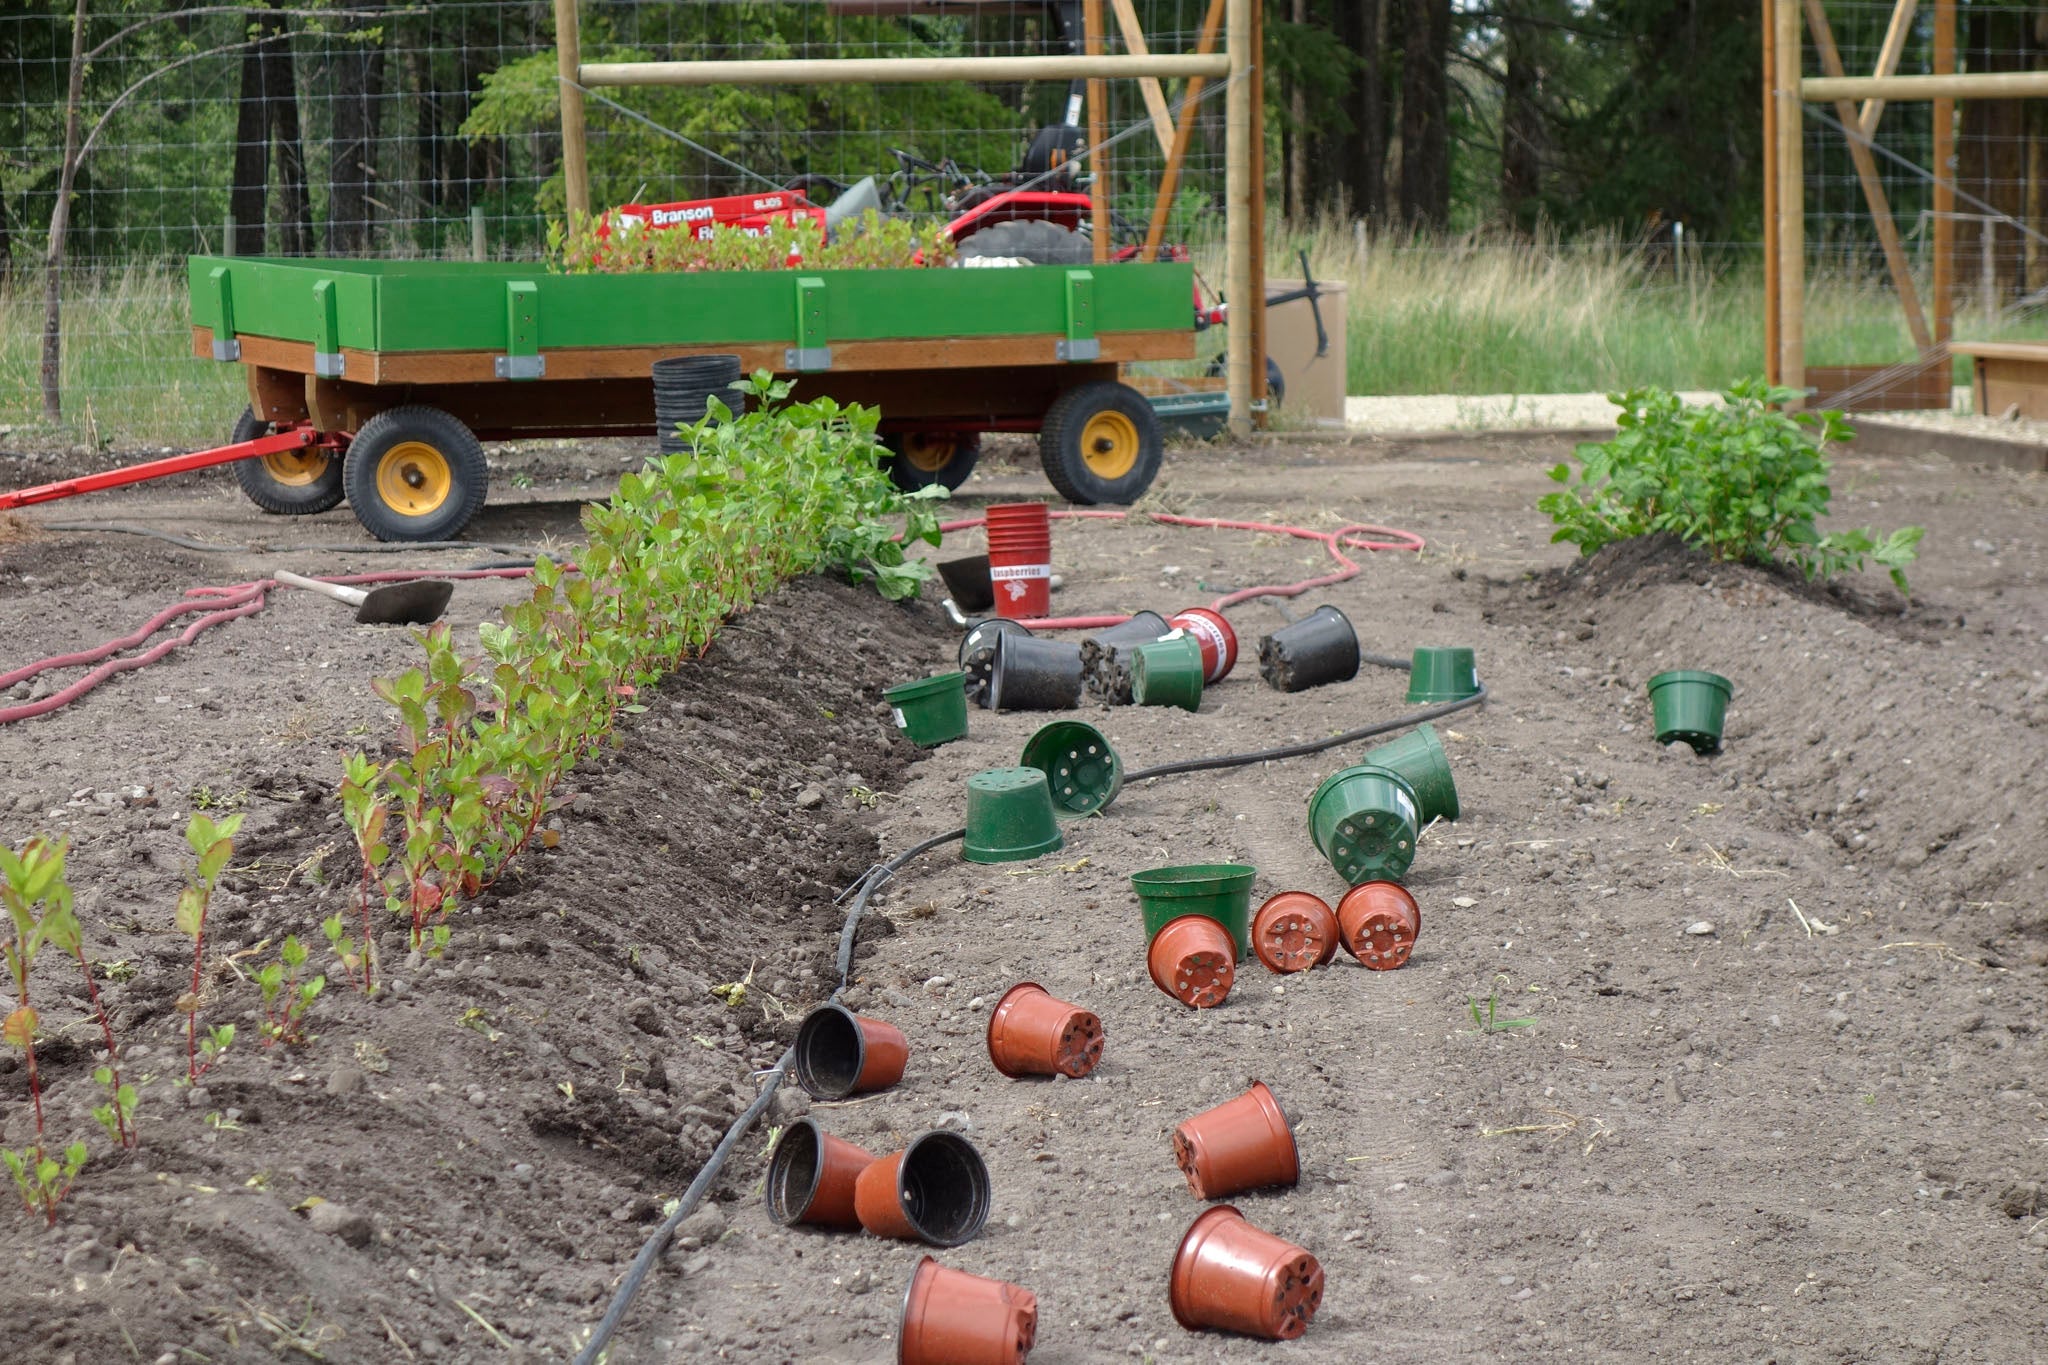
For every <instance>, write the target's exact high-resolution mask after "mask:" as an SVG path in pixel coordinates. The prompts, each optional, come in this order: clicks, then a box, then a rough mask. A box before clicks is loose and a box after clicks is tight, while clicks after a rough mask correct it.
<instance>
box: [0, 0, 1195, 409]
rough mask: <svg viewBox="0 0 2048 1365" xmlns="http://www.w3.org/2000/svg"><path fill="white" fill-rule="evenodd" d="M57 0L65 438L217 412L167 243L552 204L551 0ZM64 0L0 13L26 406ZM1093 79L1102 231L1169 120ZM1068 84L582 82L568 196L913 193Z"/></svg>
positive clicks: (591, 20)
mask: <svg viewBox="0 0 2048 1365" xmlns="http://www.w3.org/2000/svg"><path fill="white" fill-rule="evenodd" d="M85 8H86V13H87V19H86V22H85V31H84V37H83V43H84V47H85V50H86V51H87V52H88V54H89V55H90V61H89V63H88V64H87V66H86V69H85V72H84V78H83V82H82V86H81V89H80V98H79V100H78V113H79V124H80V138H81V141H82V142H84V143H85V145H86V146H87V147H88V148H89V150H88V153H87V155H86V156H85V158H84V160H83V161H82V162H81V164H80V166H79V169H78V172H77V178H76V184H75V192H74V198H73V201H72V209H71V227H70V231H69V233H68V234H67V237H66V244H65V245H66V250H65V268H64V299H65V309H64V336H65V358H64V375H63V380H64V389H65V393H66V400H67V413H66V421H67V422H69V423H72V424H74V426H75V427H76V429H77V430H78V432H79V434H80V435H81V437H82V438H83V439H85V440H88V441H113V440H123V441H128V442H129V443H131V444H132V437H133V435H134V434H136V433H147V434H149V435H151V436H152V437H153V438H154V439H159V440H165V441H181V442H189V441H193V440H198V439H201V438H218V437H219V436H220V435H221V433H220V432H218V431H216V430H215V429H214V428H216V427H218V426H219V424H220V421H221V418H220V413H221V411H222V410H223V405H224V400H223V399H222V397H221V395H222V394H224V393H226V394H229V395H230V396H231V391H233V390H235V389H236V388H237V386H238V383H239V375H236V374H226V373H217V372H214V371H211V370H209V369H207V368H206V367H204V366H199V365H193V364H187V363H185V362H184V355H185V352H186V350H187V349H188V343H187V334H186V331H185V327H184V283H183V273H182V258H183V257H184V256H186V255H188V254H193V253H214V252H223V251H231V252H234V253H236V254H240V255H259V254H260V255H276V256H302V255H305V256H311V255H318V256H364V255H373V256H380V257H406V256H441V257H449V256H455V257H470V256H480V257H487V258H491V259H532V258H535V257H538V256H539V255H540V254H541V253H542V252H543V250H544V248H545V244H546V241H547V233H548V226H549V223H550V222H551V221H553V220H557V219H559V218H561V217H562V215H563V208H564V185H563V173H562V139H561V132H560V124H559V110H560V106H559V101H558V95H557V90H558V86H557V77H556V54H555V31H554V25H555V14H554V6H553V5H552V4H550V3H546V2H545V0H539V2H536V0H454V2H453V3H442V2H439V0H436V2H434V3H411V4H407V3H402V0H298V2H297V3H294V2H293V0H270V3H268V4H244V5H232V4H229V5H215V4H205V3H164V4H161V5H145V4H137V3H130V4H126V5H111V4H108V5H102V4H92V5H88V6H86V7H85ZM1080 8H1081V7H1080V6H1079V4H1070V5H1067V6H1062V5H1060V4H1058V3H1051V2H1049V0H980V2H975V0H964V2H963V0H950V2H949V3H946V4H943V5H939V4H905V3H900V2H898V0H881V2H879V3H878V0H807V2H806V0H788V2H785V3H763V2H762V0H681V2H680V3H660V4H657V3H637V2H635V0H584V3H583V4H582V5H581V6H580V24H579V30H580V32H579V37H580V40H581V46H582V58H583V60H584V61H585V62H587V63H590V62H610V61H640V60H714V59H746V58H787V57H846V56H889V57H912V58H916V57H947V56H998V55H1013V54H1015V55H1024V54H1041V53H1058V52H1064V51H1068V50H1070V48H1071V47H1072V46H1073V45H1074V44H1076V43H1078V42H1079V40H1080V39H1079V33H1078V17H1077V16H1078V14H1079V11H1080ZM1208 8H1209V6H1208V0H1130V3H1129V4H1128V5H1126V4H1124V3H1123V2H1122V0H1114V3H1111V4H1105V5H1104V6H1103V10H1104V13H1105V15H1106V16H1108V17H1107V18H1106V20H1105V41H1104V48H1105V50H1107V51H1111V52H1124V51H1130V50H1132V44H1131V43H1130V42H1128V41H1127V39H1126V36H1125V33H1126V27H1125V24H1124V23H1123V22H1122V20H1121V19H1120V18H1119V17H1118V16H1116V14H1115V11H1118V10H1128V11H1129V16H1128V17H1129V18H1131V19H1135V21H1136V29H1135V32H1136V33H1137V34H1138V35H1139V36H1138V41H1139V42H1142V43H1144V44H1145V45H1146V46H1147V48H1148V49H1149V50H1151V51H1154V52H1191V51H1194V50H1195V48H1196V45H1197V42H1198V39H1199V35H1200V31H1201V29H1202V26H1203V21H1204V17H1205V15H1206V13H1207V10H1208ZM72 9H73V6H72V5H71V4H69V3H61V4H58V3H52V4H48V5H46V6H43V7H42V8H41V12H38V13H33V14H21V13H19V12H16V13H13V14H6V15H0V424H19V423H35V422H37V421H39V420H40V417H39V411H40V405H39V403H38V402H37V401H36V399H35V395H36V391H37V387H38V378H37V362H38V356H37V352H38V348H39V338H40V333H41V330H42V329H41V289H40V282H39V276H40V271H41V266H42V262H43V260H44V258H45V251H46V248H47V236H48V225H49V222H50V218H51V211H52V208H53V206H54V204H55V200H56V195H57V189H58V184H59V177H60V171H61V166H62V161H63V156H64V146H65V122H66V118H65V115H66V108H67V85H68V79H69V75H70V53H71V45H72ZM1063 9H1065V10H1067V11H1068V13H1067V14H1066V15H1065V16H1063V15H1062V10H1063ZM906 11H922V12H906ZM1220 84H1221V83H1218V82H1211V83H1210V86H1211V91H1212V93H1213V92H1215V91H1216V90H1218V89H1219V88H1220ZM1105 85H1106V88H1107V96H1108V98H1107V100H1106V103H1107V106H1108V109H1107V112H1108V128H1109V130H1110V131H1111V132H1112V133H1126V134H1131V135H1127V136H1122V137H1119V138H1118V139H1117V141H1116V143H1115V145H1114V146H1113V147H1112V148H1110V149H1109V150H1108V151H1107V152H1106V153H1104V154H1103V155H1102V156H1101V157H1100V163H1101V167H1102V169H1103V170H1104V172H1105V173H1106V174H1107V176H1108V177H1109V186H1110V198H1111V203H1112V205H1113V206H1114V208H1115V210H1116V214H1117V218H1118V220H1119V224H1120V227H1119V232H1120V235H1128V236H1132V238H1133V240H1135V238H1137V237H1142V235H1143V231H1144V225H1145V222H1146V220H1147V219H1148V218H1149V217H1150V216H1151V212H1152V207H1153V195H1154V193H1155V191H1156V188H1157V185H1158V181H1159V175H1160V172H1161V170H1162V168H1163V166H1164V164H1165V160H1166V154H1165V150H1164V143H1165V142H1166V141H1167V138H1166V137H1165V136H1164V134H1163V133H1162V131H1161V130H1160V129H1159V128H1157V127H1155V126H1153V123H1154V114H1155V113H1156V112H1158V110H1159V107H1160V106H1159V105H1158V102H1157V101H1148V99H1147V97H1146V94H1145V92H1143V91H1142V90H1141V89H1140V87H1139V85H1138V83H1137V82H1134V81H1130V80H1116V81H1109V82H1106V83H1105ZM1179 85H1180V83H1179V82H1167V83H1166V88H1165V90H1164V91H1163V92H1161V93H1162V94H1163V97H1164V99H1165V100H1166V101H1169V102H1173V101H1177V100H1178V99H1179V96H1180V91H1179ZM1068 100H1069V89H1068V86H1067V84H1066V83H1065V82H1057V83H1055V82H1036V83H1028V84H1027V83H1018V84H969V83H965V82H950V83H943V84H906V85H900V86H878V85H870V84H841V85H819V86H786V87H730V86H727V87H707V88H682V87H662V88H636V89H621V90H600V91H595V92H592V94H591V96H590V97H589V98H588V100H587V121H588V130H589V131H588V140H589V159H590V170H591V186H592V189H591V195H592V204H593V207H599V208H601V207H603V206H607V205H616V204H621V203H627V202H642V203H660V202H671V201H676V200H686V199H695V198H703V197H709V196H713V195H724V194H738V193H743V192H746V191H749V190H755V189H759V188H761V187H762V186H764V185H767V184H774V185H776V186H788V185H801V186H804V187H805V188H806V189H807V191H808V192H809V193H810V194H811V195H812V197H813V198H814V199H817V200H819V201H821V202H822V201H823V200H825V199H828V198H829V197H830V196H832V195H833V194H835V193H836V192H837V191H838V190H839V189H841V188H842V187H844V186H846V185H847V184H849V183H851V182H854V181H857V180H859V179H860V178H861V177H863V176H866V175H871V174H872V175H877V176H880V177H883V181H884V188H885V191H889V192H892V194H893V197H894V199H895V200H896V202H897V204H898V206H899V207H900V209H901V210H902V211H903V212H906V213H909V214H913V215H917V214H925V215H936V214H938V213H941V212H942V211H943V210H942V205H941V202H940V201H941V199H942V197H943V193H944V190H945V188H946V186H947V182H948V178H949V176H952V175H954V174H956V173H957V174H960V175H967V176H973V175H977V174H984V173H986V174H1001V173H1005V172H1009V171H1012V170H1014V169H1015V168H1016V167H1017V166H1018V164H1019V162H1020V160H1021V158H1022V157H1023V155H1024V152H1025V150H1026V148H1027V146H1028V144H1029V142H1030V140H1031V137H1032V135H1033V134H1034V133H1035V132H1036V131H1037V130H1039V129H1040V128H1043V127H1044V126H1046V125H1047V124H1052V123H1058V122H1060V121H1061V120H1062V119H1064V118H1065V117H1066V115H1067V107H1068ZM1195 108H1196V118H1195V127H1194V132H1193V137H1192V139H1191V141H1190V144H1189V148H1188V152H1187V156H1186V160H1185V163H1184V170H1183V175H1182V180H1181V188H1180V193H1179V195H1178V197H1177V199H1176V207H1175V211H1174V214H1173V217H1172V220H1171V222H1170V224H1169V228H1168V234H1167V240H1168V241H1169V242H1176V243H1180V244H1184V245H1186V246H1188V247H1189V248H1190V250H1191V251H1192V252H1193V253H1194V254H1195V257H1196V259H1197V260H1198V262H1213V261H1215V260H1217V259H1218V258H1219V256H1220V249H1221V241H1222V235H1223V215H1222V195H1223V175H1224V169H1223V101H1222V100H1221V99H1220V98H1217V99H1205V100H1202V101H1200V102H1199V103H1198V104H1197V105H1196V106H1195ZM1168 112H1170V109H1169V110H1168ZM1082 126H1083V128H1084V129H1085V127H1086V123H1085V120H1084V121H1083V124H1082ZM938 166H944V167H947V170H945V171H935V170H933V169H931V168H932V167H938ZM221 368H222V369H223V370H225V369H226V368H227V367H221ZM117 397H118V402H116V401H115V400H116V398H117ZM117 408H118V411H119V413H120V417H119V421H118V423H116V422H114V419H113V418H112V417H111V415H110V414H112V413H113V412H114V411H115V410H116V409H117ZM227 410H228V411H229V414H230V416H231V415H232V409H231V407H230V408H228V409H227ZM201 412H204V414H205V415H204V416H203V417H202V416H201V415H200V414H201ZM80 423H82V424H83V425H82V426H78V425H77V424H80ZM116 425H117V426H118V427H119V428H120V430H118V431H116V430H114V429H113V428H114V426H116Z"/></svg>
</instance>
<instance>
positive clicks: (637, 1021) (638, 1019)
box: [626, 1000, 668, 1038]
mask: <svg viewBox="0 0 2048 1365" xmlns="http://www.w3.org/2000/svg"><path fill="white" fill-rule="evenodd" d="M626 1022H627V1023H629V1024H631V1025H632V1026H633V1027H634V1028H636V1029H639V1030H640V1031H641V1032H642V1033H651V1034H653V1035H654V1036H655V1037H656V1038H662V1037H666V1036H667V1035H668V1026H667V1025H666V1024H664V1023H662V1021H661V1011H660V1010H658V1009H656V1008H655V1007H654V1002H653V1001H652V1000H636V1001H634V1002H633V1003H632V1004H631V1005H628V1006H627V1007H626Z"/></svg>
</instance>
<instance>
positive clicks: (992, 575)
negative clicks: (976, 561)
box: [988, 564, 1052, 583]
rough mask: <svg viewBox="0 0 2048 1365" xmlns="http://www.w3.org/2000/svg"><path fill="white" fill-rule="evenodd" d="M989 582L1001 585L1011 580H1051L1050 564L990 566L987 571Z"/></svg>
mask: <svg viewBox="0 0 2048 1365" xmlns="http://www.w3.org/2000/svg"><path fill="white" fill-rule="evenodd" d="M988 576H989V581H991V582H994V583H1001V582H1004V581H1005V580H1007V579H1012V578H1051V577H1052V565H1050V564H991V565H989V569H988Z"/></svg>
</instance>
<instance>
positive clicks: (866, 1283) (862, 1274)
mask: <svg viewBox="0 0 2048 1365" xmlns="http://www.w3.org/2000/svg"><path fill="white" fill-rule="evenodd" d="M874 1287H875V1277H874V1276H873V1275H871V1274H869V1273H868V1272H867V1270H866V1269H865V1268H863V1269H860V1270H856V1271H854V1272H853V1273H852V1274H851V1275H848V1276H847V1277H846V1292H847V1293H849V1294H865V1293H867V1292H868V1291H869V1290H870V1289H873V1288H874Z"/></svg>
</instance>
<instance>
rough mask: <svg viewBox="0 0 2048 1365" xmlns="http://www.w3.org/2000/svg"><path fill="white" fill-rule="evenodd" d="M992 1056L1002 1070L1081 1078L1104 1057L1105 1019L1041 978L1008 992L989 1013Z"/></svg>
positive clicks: (1010, 1074) (1019, 1074)
mask: <svg viewBox="0 0 2048 1365" xmlns="http://www.w3.org/2000/svg"><path fill="white" fill-rule="evenodd" d="M988 1056H989V1060H990V1061H992V1062H994V1063H995V1064H996V1070H998V1071H1000V1072H1002V1073H1003V1074H1004V1075H1005V1076H1008V1077H1010V1078H1012V1079H1013V1080H1014V1079H1017V1078H1020V1077H1024V1076H1066V1077H1069V1078H1071V1079H1074V1080H1079V1079H1080V1078H1081V1077H1083V1076H1085V1075H1087V1074H1088V1073H1089V1072H1091V1071H1093V1070H1094V1069H1095V1064H1096V1063H1097V1062H1100V1061H1101V1060H1102V1020H1100V1019H1099V1018H1097V1017H1096V1016H1095V1014H1094V1013H1093V1012H1092V1011H1090V1010H1084V1009H1082V1008H1081V1007H1080V1006H1079V1005H1070V1004H1068V1003H1067V1002H1066V1001H1064V1000H1058V999H1055V998H1054V997H1053V995H1052V994H1051V992H1049V991H1047V990H1046V989H1045V987H1043V986H1041V985H1039V984H1038V983H1037V982H1036V981H1020V982H1018V983H1017V984H1016V985H1014V986H1012V987H1010V989H1009V990H1007V991H1005V992H1003V998H1002V999H1001V1000H999V1001H997V1002H996V1007H995V1009H994V1010H992V1011H990V1013H989V1016H988Z"/></svg>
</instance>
